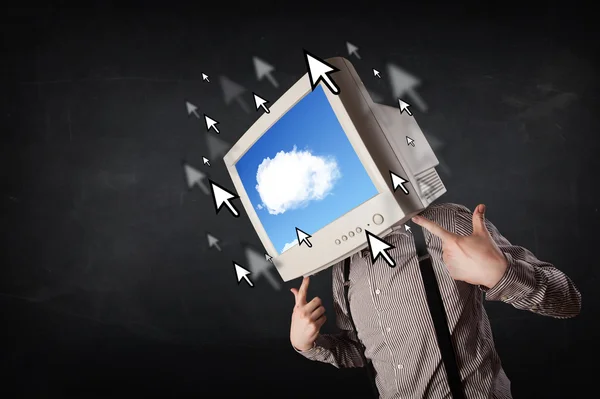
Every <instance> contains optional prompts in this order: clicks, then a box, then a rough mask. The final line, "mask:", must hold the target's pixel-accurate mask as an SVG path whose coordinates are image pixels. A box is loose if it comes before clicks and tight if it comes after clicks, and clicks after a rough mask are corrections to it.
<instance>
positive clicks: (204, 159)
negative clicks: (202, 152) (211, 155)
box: [202, 157, 210, 166]
mask: <svg viewBox="0 0 600 399" xmlns="http://www.w3.org/2000/svg"><path fill="white" fill-rule="evenodd" d="M202 162H203V163H204V165H206V166H210V161H209V160H208V159H207V158H205V157H202Z"/></svg>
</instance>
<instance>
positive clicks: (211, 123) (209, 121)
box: [204, 114, 221, 133]
mask: <svg viewBox="0 0 600 399" xmlns="http://www.w3.org/2000/svg"><path fill="white" fill-rule="evenodd" d="M204 121H205V122H206V131H207V132H208V131H209V130H210V129H215V132H217V133H221V132H219V129H217V123H219V122H217V121H216V120H214V119H213V118H211V117H210V116H208V115H206V114H204Z"/></svg>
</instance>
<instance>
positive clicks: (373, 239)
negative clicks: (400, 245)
mask: <svg viewBox="0 0 600 399" xmlns="http://www.w3.org/2000/svg"><path fill="white" fill-rule="evenodd" d="M365 233H366V234H367V242H368V244H369V251H370V252H371V260H372V262H373V263H375V261H377V258H378V257H380V256H381V257H382V258H383V260H385V262H386V263H387V264H388V265H389V266H390V267H396V261H394V259H392V257H391V256H390V255H389V254H388V253H387V250H388V249H392V248H395V247H394V246H393V245H392V244H390V243H387V242H385V241H383V240H382V239H381V238H379V237H377V236H376V235H374V234H372V233H370V232H369V231H367V230H365Z"/></svg>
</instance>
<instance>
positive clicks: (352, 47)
mask: <svg viewBox="0 0 600 399" xmlns="http://www.w3.org/2000/svg"><path fill="white" fill-rule="evenodd" d="M346 48H347V49H348V55H352V54H354V55H355V56H356V58H358V59H359V60H360V55H358V47H356V46H355V45H354V44H352V43H350V42H346Z"/></svg>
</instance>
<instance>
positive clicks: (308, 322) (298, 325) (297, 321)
mask: <svg viewBox="0 0 600 399" xmlns="http://www.w3.org/2000/svg"><path fill="white" fill-rule="evenodd" d="M309 282H310V278H309V277H304V279H303V280H302V284H301V285H300V289H296V288H292V289H291V291H292V294H294V297H295V298H296V305H295V306H294V311H293V313H292V326H291V328H290V341H291V343H292V345H293V346H294V348H296V349H298V350H300V351H306V350H308V349H310V348H312V347H313V344H314V342H315V340H316V339H317V337H318V336H319V331H320V330H321V327H322V326H323V324H325V320H327V317H326V316H325V308H324V307H323V305H322V302H321V299H320V298H319V297H315V298H313V300H311V301H310V302H308V303H307V302H306V293H307V291H308V284H309Z"/></svg>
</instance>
